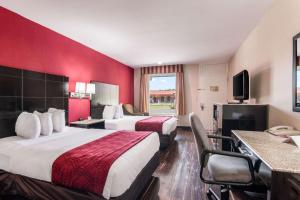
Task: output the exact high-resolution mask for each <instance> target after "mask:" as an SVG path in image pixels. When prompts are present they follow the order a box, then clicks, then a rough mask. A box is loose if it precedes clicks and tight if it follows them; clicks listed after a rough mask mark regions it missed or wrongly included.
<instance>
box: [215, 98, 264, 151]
mask: <svg viewBox="0 0 300 200" xmlns="http://www.w3.org/2000/svg"><path fill="white" fill-rule="evenodd" d="M268 110H269V109H268V105H267V104H239V103H238V102H237V104H229V103H228V104H217V103H216V104H214V107H213V118H214V120H213V122H214V128H215V130H216V131H217V134H219V135H222V136H229V137H230V136H231V130H249V131H264V130H266V129H267V127H268V112H269V111H268ZM220 142H221V144H220V145H219V147H220V148H221V149H222V150H225V151H230V150H231V143H230V142H228V141H227V140H223V141H220Z"/></svg>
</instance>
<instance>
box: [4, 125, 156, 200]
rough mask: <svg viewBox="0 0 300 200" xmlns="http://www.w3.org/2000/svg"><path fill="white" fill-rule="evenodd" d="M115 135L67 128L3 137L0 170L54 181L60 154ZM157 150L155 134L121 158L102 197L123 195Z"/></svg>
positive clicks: (111, 173) (112, 171)
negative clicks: (30, 135)
mask: <svg viewBox="0 0 300 200" xmlns="http://www.w3.org/2000/svg"><path fill="white" fill-rule="evenodd" d="M113 132H115V131H110V130H99V129H82V128H73V127H66V128H65V130H64V132H63V133H56V134H53V135H51V136H42V137H39V138H36V139H23V138H21V137H18V136H14V137H8V138H3V139H0V169H2V170H5V171H7V172H11V173H14V174H20V175H23V176H27V177H31V178H35V179H38V180H43V181H48V182H51V171H52V164H53V162H54V161H55V160H56V159H57V158H58V157H59V156H60V155H62V154H63V153H65V152H66V151H68V150H71V149H73V148H75V147H77V146H80V145H82V144H86V143H88V142H91V141H93V140H96V139H98V138H101V137H103V136H106V135H109V134H111V133H113ZM158 150H159V137H158V134H157V133H152V134H151V135H149V136H148V137H147V138H145V139H144V140H143V141H141V142H140V143H139V144H137V145H135V146H134V147H132V148H131V149H130V150H128V151H127V152H126V153H124V154H123V155H122V156H121V157H119V158H118V159H117V160H116V161H115V162H114V163H113V165H112V166H111V168H110V170H109V173H108V176H107V179H106V183H105V186H104V190H103V197H105V198H107V199H108V198H110V197H117V196H120V195H122V194H123V193H124V192H125V191H126V190H127V189H128V188H129V187H130V186H131V184H132V183H133V181H134V180H135V178H136V177H137V175H138V174H139V173H140V172H141V170H142V169H143V168H144V167H145V166H146V164H147V163H148V162H149V161H150V159H151V158H152V157H153V155H154V154H155V153H156V152H157V151H158ZM124 172H126V173H124Z"/></svg>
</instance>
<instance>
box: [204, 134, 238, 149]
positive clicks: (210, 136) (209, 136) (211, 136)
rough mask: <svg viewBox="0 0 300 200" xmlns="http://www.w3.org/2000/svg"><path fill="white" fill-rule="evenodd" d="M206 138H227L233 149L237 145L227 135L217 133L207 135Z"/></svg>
mask: <svg viewBox="0 0 300 200" xmlns="http://www.w3.org/2000/svg"><path fill="white" fill-rule="evenodd" d="M207 137H208V138H213V139H219V140H228V141H229V142H230V143H231V145H232V146H233V148H234V150H237V146H236V145H235V141H234V139H233V138H232V137H228V136H219V135H208V136H207Z"/></svg>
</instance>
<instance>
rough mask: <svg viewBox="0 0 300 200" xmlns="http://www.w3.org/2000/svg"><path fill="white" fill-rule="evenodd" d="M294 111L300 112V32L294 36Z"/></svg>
mask: <svg viewBox="0 0 300 200" xmlns="http://www.w3.org/2000/svg"><path fill="white" fill-rule="evenodd" d="M293 111H295V112H300V33H298V34H297V35H296V36H295V37H294V38H293Z"/></svg>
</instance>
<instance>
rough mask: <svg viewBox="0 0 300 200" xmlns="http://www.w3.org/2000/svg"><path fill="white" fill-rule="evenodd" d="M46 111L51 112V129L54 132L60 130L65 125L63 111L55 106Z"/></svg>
mask: <svg viewBox="0 0 300 200" xmlns="http://www.w3.org/2000/svg"><path fill="white" fill-rule="evenodd" d="M48 112H49V113H52V122H53V130H54V131H55V132H62V131H63V130H64V128H65V127H66V116H65V111H64V110H59V109H56V108H49V109H48Z"/></svg>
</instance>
